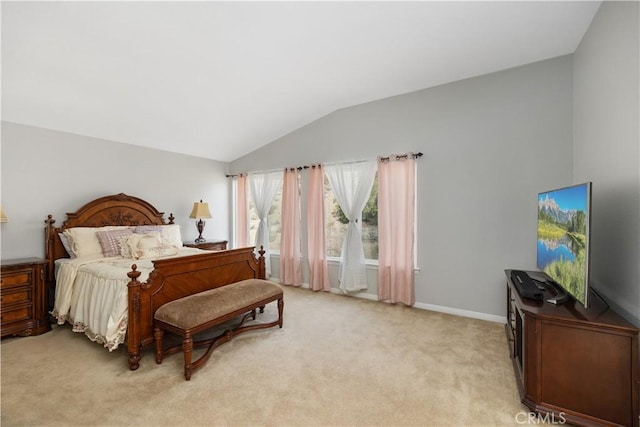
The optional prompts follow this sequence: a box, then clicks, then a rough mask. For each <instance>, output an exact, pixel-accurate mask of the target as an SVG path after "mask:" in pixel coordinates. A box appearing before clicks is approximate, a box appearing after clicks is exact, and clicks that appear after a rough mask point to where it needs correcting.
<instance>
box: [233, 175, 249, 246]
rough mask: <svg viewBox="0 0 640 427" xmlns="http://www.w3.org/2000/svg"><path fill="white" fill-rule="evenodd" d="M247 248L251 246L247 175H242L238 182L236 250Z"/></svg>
mask: <svg viewBox="0 0 640 427" xmlns="http://www.w3.org/2000/svg"><path fill="white" fill-rule="evenodd" d="M247 246H249V198H248V193H247V175H244V174H240V175H239V176H238V179H237V181H236V248H244V247H247Z"/></svg>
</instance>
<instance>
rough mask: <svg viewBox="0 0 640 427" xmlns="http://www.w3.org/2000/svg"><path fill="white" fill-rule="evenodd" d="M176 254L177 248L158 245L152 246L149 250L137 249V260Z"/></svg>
mask: <svg viewBox="0 0 640 427" xmlns="http://www.w3.org/2000/svg"><path fill="white" fill-rule="evenodd" d="M177 253H178V248H176V247H175V246H173V245H160V246H153V247H151V248H145V249H139V250H138V258H157V257H161V256H167V255H175V254H177Z"/></svg>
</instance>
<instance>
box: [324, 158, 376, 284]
mask: <svg viewBox="0 0 640 427" xmlns="http://www.w3.org/2000/svg"><path fill="white" fill-rule="evenodd" d="M324 170H325V173H326V175H327V178H328V179H329V183H330V184H331V188H332V189H333V193H334V194H335V196H336V199H337V200H338V204H339V205H340V208H341V209H342V212H344V214H345V216H346V217H347V218H348V219H349V224H348V225H347V233H346V235H345V238H344V242H343V243H342V254H341V257H342V259H341V261H340V272H339V277H340V289H342V290H343V291H344V292H347V291H358V290H362V289H366V288H367V276H366V271H365V265H364V248H363V246H362V234H361V228H360V224H359V223H358V222H357V220H358V219H359V218H360V216H361V214H362V209H364V206H365V204H366V203H367V200H368V199H369V194H370V193H371V187H372V186H373V180H374V179H375V176H376V162H375V161H365V162H357V163H342V164H337V165H325V167H324Z"/></svg>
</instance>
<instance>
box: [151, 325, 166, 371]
mask: <svg viewBox="0 0 640 427" xmlns="http://www.w3.org/2000/svg"><path fill="white" fill-rule="evenodd" d="M163 335H164V331H163V330H162V329H160V328H158V327H157V326H156V327H155V328H153V338H154V340H155V342H156V363H157V364H158V365H159V364H161V363H162V336H163Z"/></svg>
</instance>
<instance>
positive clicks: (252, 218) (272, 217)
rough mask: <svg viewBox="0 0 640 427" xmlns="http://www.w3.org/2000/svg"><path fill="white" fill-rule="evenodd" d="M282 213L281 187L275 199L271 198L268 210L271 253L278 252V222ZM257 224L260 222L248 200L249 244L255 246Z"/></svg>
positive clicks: (253, 206) (251, 203) (254, 208)
mask: <svg viewBox="0 0 640 427" xmlns="http://www.w3.org/2000/svg"><path fill="white" fill-rule="evenodd" d="M281 211H282V186H280V188H279V189H278V192H277V193H276V195H275V197H274V198H273V204H272V205H271V209H270V210H269V220H268V221H269V250H270V251H271V253H279V252H280V221H281ZM258 224H260V220H259V219H258V215H257V214H256V207H255V205H254V204H253V202H252V201H251V200H249V242H250V244H251V245H254V244H255V241H256V233H257V232H258Z"/></svg>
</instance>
